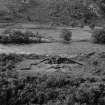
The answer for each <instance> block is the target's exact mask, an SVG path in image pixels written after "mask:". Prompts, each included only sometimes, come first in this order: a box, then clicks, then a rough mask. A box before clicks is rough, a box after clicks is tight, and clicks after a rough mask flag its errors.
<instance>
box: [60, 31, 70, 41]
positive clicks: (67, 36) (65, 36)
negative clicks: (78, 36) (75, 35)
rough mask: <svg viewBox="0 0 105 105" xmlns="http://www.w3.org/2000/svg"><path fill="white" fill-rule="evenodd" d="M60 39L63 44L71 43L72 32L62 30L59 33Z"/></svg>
mask: <svg viewBox="0 0 105 105" xmlns="http://www.w3.org/2000/svg"><path fill="white" fill-rule="evenodd" d="M60 37H61V38H62V39H63V41H64V42H69V41H71V37H72V32H71V31H69V30H67V29H63V30H62V31H61V35H60Z"/></svg>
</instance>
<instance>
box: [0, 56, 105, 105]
mask: <svg viewBox="0 0 105 105" xmlns="http://www.w3.org/2000/svg"><path fill="white" fill-rule="evenodd" d="M27 57H29V56H28V55H16V54H10V55H6V54H2V55H1V56H0V59H1V60H0V64H1V65H0V67H6V68H5V69H3V68H0V70H1V72H0V104H1V105H62V104H63V105H104V104H105V84H104V78H103V79H101V78H100V79H98V78H96V77H95V76H92V77H86V78H85V77H82V76H78V75H77V76H74V77H73V76H71V75H69V74H68V73H67V74H66V73H61V72H58V73H51V74H40V73H36V76H31V77H30V76H27V77H24V78H21V79H19V77H18V72H16V70H15V65H16V63H19V62H20V61H22V60H23V59H25V58H27ZM100 57H101V56H100ZM102 59H104V58H102ZM5 62H6V63H5ZM7 65H8V66H7ZM11 65H12V66H11ZM13 66H14V67H13ZM9 67H11V68H9ZM91 70H92V69H91ZM10 74H11V75H10ZM100 81H101V82H100Z"/></svg>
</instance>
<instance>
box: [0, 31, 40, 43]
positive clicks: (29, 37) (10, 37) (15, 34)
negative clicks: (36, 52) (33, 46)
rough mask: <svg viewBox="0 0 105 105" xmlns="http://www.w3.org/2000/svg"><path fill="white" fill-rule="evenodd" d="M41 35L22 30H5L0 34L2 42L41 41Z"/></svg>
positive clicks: (0, 41)
mask: <svg viewBox="0 0 105 105" xmlns="http://www.w3.org/2000/svg"><path fill="white" fill-rule="evenodd" d="M41 38H42V37H41V35H40V34H39V33H38V32H37V33H36V34H34V33H33V32H31V31H25V32H22V31H21V30H5V31H4V32H3V35H2V36H0V43H16V44H21V43H41Z"/></svg>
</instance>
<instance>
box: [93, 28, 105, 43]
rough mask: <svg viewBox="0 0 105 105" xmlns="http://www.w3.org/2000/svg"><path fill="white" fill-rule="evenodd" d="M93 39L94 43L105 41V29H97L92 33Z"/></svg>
mask: <svg viewBox="0 0 105 105" xmlns="http://www.w3.org/2000/svg"><path fill="white" fill-rule="evenodd" d="M92 41H93V42H94V43H102V44H103V43H105V29H104V28H103V29H97V30H94V31H93V33H92Z"/></svg>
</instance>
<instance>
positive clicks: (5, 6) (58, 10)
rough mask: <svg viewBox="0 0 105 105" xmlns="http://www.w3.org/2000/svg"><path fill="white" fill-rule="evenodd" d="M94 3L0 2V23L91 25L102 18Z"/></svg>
mask: <svg viewBox="0 0 105 105" xmlns="http://www.w3.org/2000/svg"><path fill="white" fill-rule="evenodd" d="M93 3H94V2H93V0H92V1H90V0H87V1H86V0H58V1H56V0H52V1H51V0H44V1H43V0H0V22H27V21H28V22H38V23H49V22H54V23H58V24H65V25H71V24H74V22H77V23H78V21H79V22H83V21H85V22H84V23H85V24H90V23H91V22H93V20H97V17H98V16H100V11H99V8H98V9H97V7H98V5H93ZM90 4H91V5H90ZM94 4H95V3H94ZM89 5H90V7H89ZM97 14H98V15H97ZM77 23H76V24H77Z"/></svg>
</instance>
